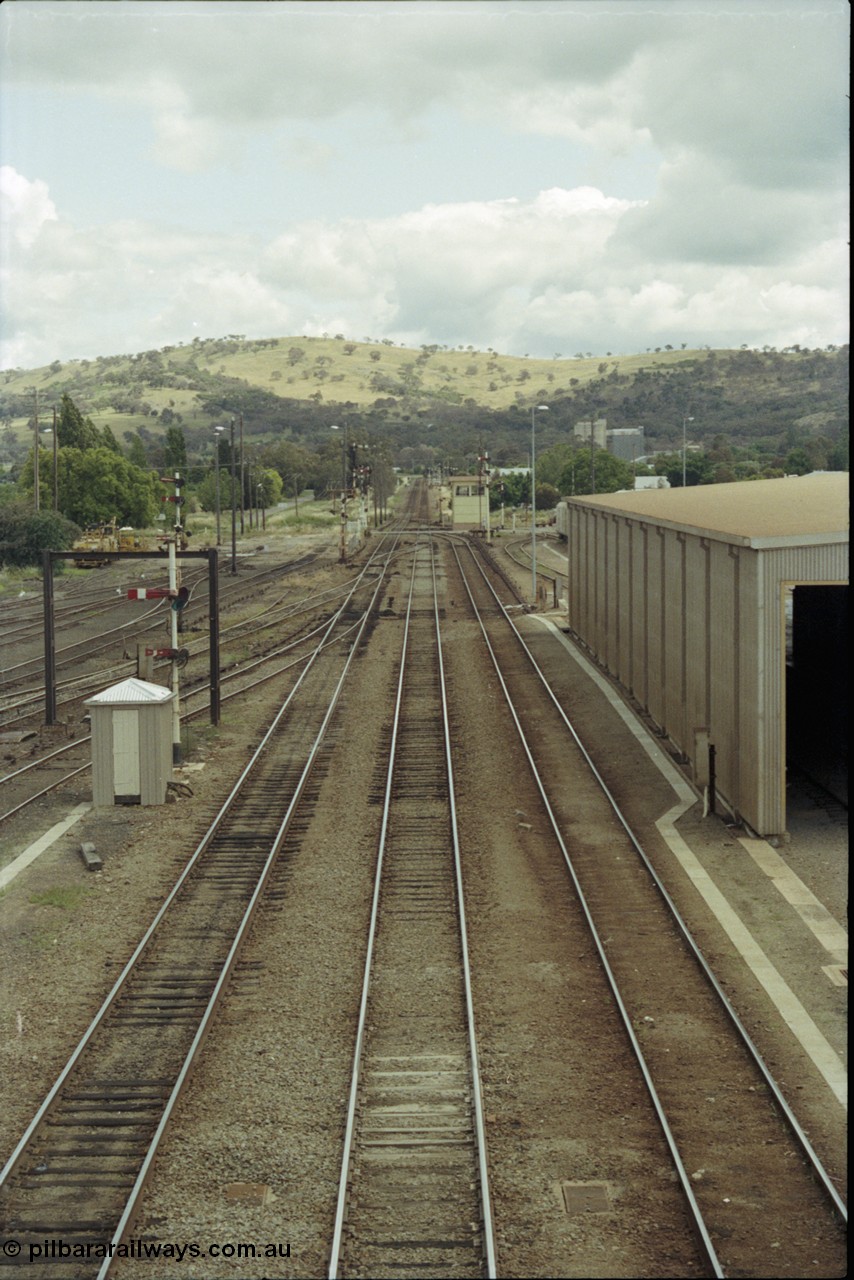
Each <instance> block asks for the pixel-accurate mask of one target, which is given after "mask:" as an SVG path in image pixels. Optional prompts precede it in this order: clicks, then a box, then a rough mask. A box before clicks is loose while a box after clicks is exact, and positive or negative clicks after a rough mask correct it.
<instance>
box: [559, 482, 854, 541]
mask: <svg viewBox="0 0 854 1280" xmlns="http://www.w3.org/2000/svg"><path fill="white" fill-rule="evenodd" d="M848 486H849V476H848V473H847V472H845V471H816V472H813V473H812V474H811V475H806V476H787V477H785V478H784V479H779V480H752V481H741V482H738V483H735V484H704V485H695V486H690V487H688V488H685V489H682V488H679V489H643V490H635V491H631V492H626V493H607V494H602V495H601V496H599V495H595V496H594V495H589V496H587V497H583V498H570V499H568V501H569V502H570V503H571V504H578V505H580V506H595V507H599V508H602V509H604V510H607V511H614V512H615V513H619V514H621V515H629V516H637V517H638V518H639V519H641V520H644V521H649V522H650V523H652V524H662V525H668V526H671V527H674V528H679V529H684V530H686V531H689V532H691V533H696V534H700V535H701V536H702V535H703V534H707V535H708V534H717V535H719V536H722V537H723V539H724V540H731V541H737V542H741V543H747V544H748V545H750V546H756V547H762V546H778V545H781V543H782V544H786V543H815V542H820V543H824V542H847V541H848V528H849V519H848V498H849V492H848Z"/></svg>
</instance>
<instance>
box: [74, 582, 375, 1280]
mask: <svg viewBox="0 0 854 1280" xmlns="http://www.w3.org/2000/svg"><path fill="white" fill-rule="evenodd" d="M382 582H383V578H382V575H380V576H378V578H377V582H376V585H375V588H374V592H373V594H372V596H371V598H370V601H369V603H368V606H367V608H366V609H365V611H364V613H363V615H362V619H361V623H360V625H359V627H358V634H357V637H356V641H355V642H354V643H353V645H352V647H351V649H350V652H349V653H348V655H347V658H346V661H345V663H344V666H343V668H342V671H341V674H340V676H339V679H338V682H337V684H336V686H335V688H334V690H333V693H332V697H331V698H330V701H329V704H328V706H327V709H326V713H325V715H324V717H323V721H322V723H321V726H320V729H319V731H318V734H317V737H316V739H315V742H314V745H313V747H312V748H311V751H310V752H309V755H308V758H307V760H306V763H305V766H304V768H303V771H302V773H301V775H300V778H299V781H298V782H297V784H296V786H295V788H294V793H293V795H292V797H291V800H290V803H289V804H288V807H287V809H286V811H285V814H284V816H283V818H282V821H281V824H280V826H279V830H278V832H277V833H276V836H275V838H274V842H273V845H272V847H271V849H270V852H269V854H268V856H267V860H266V862H265V863H264V866H263V868H262V870H261V874H260V877H259V879H258V883H257V885H256V887H255V890H254V891H253V893H252V897H251V898H250V901H249V903H248V905H247V907H246V911H245V913H244V915H243V918H242V920H241V921H240V924H239V925H238V928H237V932H236V934H235V937H234V940H233V942H232V944H231V947H230V948H229V951H228V955H227V956H226V958H225V961H224V963H223V967H222V971H221V973H220V976H219V978H218V979H217V982H216V984H215V986H214V989H213V991H212V993H211V996H210V999H209V1000H208V1003H207V1006H206V1008H205V1010H204V1013H203V1014H202V1017H201V1020H200V1022H199V1027H198V1030H197V1031H196V1034H195V1036H194V1037H193V1042H192V1044H191V1045H190V1048H189V1050H188V1052H187V1056H186V1058H185V1059H184V1062H183V1064H182V1066H181V1068H180V1071H179V1073H178V1076H177V1079H176V1081H175V1084H174V1086H173V1088H172V1092H171V1093H170V1095H169V1098H168V1100H167V1102H166V1104H165V1106H164V1109H163V1114H162V1116H161V1119H160V1122H159V1124H158V1126H157V1129H156V1130H155V1132H154V1135H153V1137H152V1139H151V1142H150V1145H149V1148H148V1151H147V1153H146V1155H145V1157H144V1159H143V1162H142V1165H141V1166H140V1170H139V1173H138V1174H137V1177H136V1181H135V1183H134V1185H133V1188H132V1190H131V1193H130V1195H129V1197H128V1200H127V1203H126V1205H125V1209H124V1212H123V1213H122V1216H121V1218H120V1220H119V1222H118V1225H117V1226H116V1229H115V1231H114V1233H113V1237H112V1244H113V1246H114V1249H113V1250H111V1251H110V1252H111V1253H112V1254H115V1252H116V1250H117V1247H118V1245H120V1244H121V1242H122V1240H123V1238H124V1236H125V1235H126V1234H127V1232H128V1230H130V1228H131V1225H132V1223H133V1219H134V1216H135V1213H136V1210H137V1205H138V1202H139V1198H140V1196H141V1195H142V1192H143V1190H144V1189H145V1186H146V1184H147V1182H148V1179H149V1177H150V1175H151V1171H152V1168H153V1165H154V1160H155V1157H156V1154H157V1150H158V1148H159V1146H160V1142H161V1140H162V1138H163V1135H164V1133H165V1132H166V1129H167V1127H168V1125H169V1122H170V1120H171V1118H172V1114H173V1112H174V1110H175V1107H176V1105H177V1103H178V1100H179V1098H180V1097H181V1094H182V1093H183V1090H184V1086H185V1084H186V1082H187V1079H188V1077H189V1074H190V1071H191V1070H192V1067H193V1065H194V1063H195V1060H196V1058H197V1056H198V1054H199V1051H200V1049H201V1047H202V1045H203V1043H204V1040H205V1038H206V1036H207V1033H208V1031H209V1029H210V1026H211V1023H212V1021H213V1018H214V1014H215V1012H216V1009H217V1007H218V1005H219V1003H220V1000H221V997H222V994H223V991H224V990H225V985H226V983H227V981H228V978H229V976H230V974H231V972H232V969H233V967H234V964H235V962H236V960H237V957H238V955H239V953H240V950H241V947H242V945H243V943H244V941H245V938H246V934H247V932H248V930H249V927H250V925H251V922H252V919H253V917H254V915H255V911H256V909H257V907H258V904H259V902H260V901H261V898H262V897H263V894H264V889H265V888H266V884H267V880H268V879H269V876H270V872H271V870H272V868H273V865H274V863H275V861H276V858H277V857H278V854H279V850H280V849H281V846H282V843H283V841H284V839H285V836H286V834H287V831H288V828H289V827H290V825H291V822H292V820H293V816H294V813H295V811H296V809H297V807H298V805H299V802H300V800H301V799H302V795H303V793H304V791H305V787H306V784H307V782H308V779H309V777H310V775H311V772H312V769H313V768H314V765H315V761H316V759H317V755H318V752H319V751H320V749H321V747H322V745H323V741H324V739H325V737H326V734H327V731H328V729H329V725H330V723H331V721H332V717H333V715H334V714H335V711H336V709H337V706H338V702H339V700H340V697H341V692H342V690H343V688H344V685H345V683H346V681H347V678H348V676H349V674H350V667H351V665H352V663H353V660H354V657H355V655H356V652H357V651H358V641H359V638H360V637H361V635H362V633H363V631H364V629H365V626H366V625H367V621H368V618H369V617H370V616H371V613H372V612H373V609H374V607H375V605H376V600H377V596H378V595H379V592H380V589H381V586H382ZM354 591H355V588H354ZM343 608H344V606H342V610H341V611H342V612H343ZM337 616H340V615H336V617H337ZM333 626H334V622H332V623H330V627H329V631H331V629H332V627H333ZM327 635H328V631H327ZM320 652H321V646H319V647H318V649H317V651H316V653H315V655H314V656H313V657H312V664H313V663H314V661H315V659H316V657H317V656H319V654H320ZM308 669H309V668H308V667H307V668H306V670H305V671H304V672H303V673H302V675H301V676H300V680H299V682H298V684H299V683H301V682H302V680H303V678H304V677H305V675H306V674H307V672H308ZM296 687H298V686H296ZM296 687H295V688H294V690H292V692H291V694H290V695H289V696H288V698H287V700H286V702H285V704H283V707H282V710H281V711H280V713H279V715H278V716H277V717H276V721H275V722H274V724H273V725H271V727H270V729H269V730H268V732H267V734H266V735H265V737H264V740H263V743H262V745H261V747H259V749H258V750H259V752H260V751H261V750H262V748H263V746H265V745H266V743H267V742H268V740H269V739H270V737H271V736H272V734H273V732H274V730H275V728H276V726H277V724H278V722H279V721H280V720H281V718H282V715H283V714H284V710H285V707H286V706H287V705H288V704H289V703H290V701H291V698H292V697H293V694H294V693H295V692H296ZM256 755H257V753H256ZM253 760H254V757H253ZM251 764H252V762H250V765H247V768H246V770H244V773H243V774H242V775H241V780H240V782H239V783H238V784H237V788H235V791H234V792H232V796H231V797H229V801H228V802H227V803H230V802H231V800H232V798H233V797H234V796H235V795H236V792H237V790H238V789H239V787H240V786H241V785H242V781H243V779H244V778H245V777H247V776H248V773H249V771H250V767H251ZM115 1261H116V1258H115V1256H111V1257H108V1258H105V1260H104V1264H103V1266H102V1267H101V1269H100V1271H99V1272H98V1277H97V1280H106V1278H107V1276H109V1274H110V1272H111V1271H112V1269H113V1265H114V1263H115Z"/></svg>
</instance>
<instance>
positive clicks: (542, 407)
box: [531, 404, 549, 604]
mask: <svg viewBox="0 0 854 1280" xmlns="http://www.w3.org/2000/svg"><path fill="white" fill-rule="evenodd" d="M548 408H549V406H548V405H547V404H538V405H532V406H531V595H532V596H533V599H534V604H536V603H537V468H536V445H535V442H534V425H535V423H536V420H537V419H536V415H537V414H538V413H548Z"/></svg>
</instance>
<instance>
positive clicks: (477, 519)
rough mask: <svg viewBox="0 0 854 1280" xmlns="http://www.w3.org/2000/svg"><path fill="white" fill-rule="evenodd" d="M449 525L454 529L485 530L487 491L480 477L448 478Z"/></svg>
mask: <svg viewBox="0 0 854 1280" xmlns="http://www.w3.org/2000/svg"><path fill="white" fill-rule="evenodd" d="M448 486H449V488H450V490H451V506H450V512H449V515H450V523H451V526H452V528H454V529H485V528H486V520H487V510H488V503H489V490H488V489H487V487H486V485H485V484H484V483H483V478H482V477H481V476H450V477H449V479H448Z"/></svg>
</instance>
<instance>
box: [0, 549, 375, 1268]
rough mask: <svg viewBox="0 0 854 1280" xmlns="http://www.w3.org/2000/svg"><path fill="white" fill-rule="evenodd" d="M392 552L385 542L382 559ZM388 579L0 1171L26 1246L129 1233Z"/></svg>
mask: <svg viewBox="0 0 854 1280" xmlns="http://www.w3.org/2000/svg"><path fill="white" fill-rule="evenodd" d="M385 558H386V557H384V555H383V553H382V544H381V545H380V546H379V547H378V548H377V551H376V552H375V555H374V557H373V558H372V562H371V563H372V565H373V567H374V568H375V567H376V564H377V563H383V562H384V559H385ZM366 581H367V586H364V585H362V584H363V583H364V582H366ZM382 584H383V574H382V573H380V574H378V575H377V576H376V578H375V579H373V578H371V579H370V580H368V579H367V569H366V571H365V574H363V575H362V576H361V577H360V579H358V580H357V582H356V584H355V585H354V587H353V590H352V592H351V593H350V596H349V597H348V599H347V600H346V601H345V602H344V604H343V605H342V607H341V609H339V611H338V612H337V613H336V615H335V616H334V618H333V619H332V621H331V622H330V624H329V626H328V628H327V630H326V632H325V635H324V637H323V640H322V642H321V643H320V644H319V645H318V647H317V649H316V652H315V655H314V656H313V658H312V659H311V660H310V661H309V663H308V664H307V666H306V668H305V670H304V671H303V673H302V675H301V676H300V678H299V680H298V682H297V684H296V686H295V687H294V689H293V690H292V691H291V693H290V694H289V695H288V698H287V699H286V701H285V702H284V704H283V705H282V707H281V708H280V710H279V712H278V714H277V715H276V717H275V719H274V721H273V723H272V724H271V726H270V728H269V730H268V731H267V733H266V734H265V736H264V739H263V740H262V742H261V744H260V746H259V747H258V749H257V751H256V752H255V753H254V755H253V757H252V759H251V760H250V762H249V764H248V765H247V766H246V768H245V769H244V771H243V773H242V775H241V777H240V779H239V780H238V782H237V784H236V786H235V787H234V789H233V790H232V792H231V794H230V795H229V796H228V798H227V799H226V801H225V802H224V804H223V805H222V807H221V809H220V811H219V813H218V814H217V817H216V818H215V820H214V822H213V824H212V825H211V827H210V828H209V830H208V832H207V833H206V834H205V836H204V837H203V839H202V841H201V843H200V844H199V846H198V848H197V849H196V851H195V853H194V854H193V856H192V858H191V859H190V861H189V862H188V864H187V866H186V867H185V869H184V871H183V872H182V874H181V876H180V878H179V880H178V882H177V883H176V885H175V886H174V888H173V889H172V891H171V893H170V894H169V896H168V898H167V899H166V901H165V902H164V904H163V906H162V907H161V908H160V910H159V911H158V913H157V915H156V917H155V919H154V920H153V922H152V924H151V925H150V926H149V928H148V930H147V931H146V933H145V935H144V936H143V938H142V939H141V941H140V943H139V944H138V946H137V948H136V950H135V952H134V954H133V955H132V956H131V958H130V960H129V961H128V963H127V965H126V966H125V968H124V970H123V972H122V974H121V975H120V977H119V978H118V980H117V981H116V983H115V985H114V987H113V989H112V991H111V992H110V993H109V995H108V996H107V998H106V1000H105V1001H104V1004H103V1005H102V1007H101V1009H100V1010H99V1012H98V1013H97V1015H96V1016H95V1018H94V1020H93V1022H92V1023H91V1025H90V1027H89V1028H88V1030H87V1031H86V1033H85V1034H84V1036H83V1038H82V1039H81V1041H80V1043H79V1045H78V1046H77V1048H76V1049H75V1051H74V1053H73V1054H72V1056H71V1058H70V1060H69V1062H68V1064H67V1065H66V1067H65V1068H64V1070H63V1071H62V1073H61V1074H60V1076H59V1078H58V1079H57V1081H56V1082H55V1084H54V1085H53V1087H52V1088H51V1090H50V1091H49V1093H48V1095H47V1097H46V1099H45V1101H44V1102H43V1103H42V1105H41V1107H40V1108H39V1110H38V1112H37V1113H36V1116H35V1117H34V1119H33V1120H32V1122H31V1124H30V1125H29V1126H28V1128H27V1130H26V1132H25V1133H24V1135H23V1137H22V1138H21V1140H20V1142H19V1143H18V1145H17V1147H16V1149H15V1151H14V1152H13V1153H12V1155H11V1157H10V1158H9V1161H8V1162H7V1164H6V1166H5V1168H4V1169H3V1170H2V1172H0V1214H2V1224H3V1229H4V1232H5V1234H7V1235H9V1236H13V1237H15V1238H16V1239H18V1240H19V1241H20V1242H21V1243H22V1248H23V1251H24V1253H26V1252H27V1248H28V1245H29V1243H30V1242H32V1243H34V1244H37V1243H39V1242H40V1241H41V1240H42V1239H43V1238H44V1237H45V1236H46V1235H51V1236H55V1235H57V1234H62V1236H63V1238H64V1239H65V1240H66V1242H68V1243H70V1244H75V1243H86V1242H98V1243H101V1244H103V1243H104V1242H106V1241H109V1240H110V1239H112V1241H113V1242H114V1244H118V1243H119V1242H120V1241H121V1239H122V1238H123V1236H125V1235H126V1234H127V1233H128V1232H129V1231H130V1229H131V1226H132V1223H133V1218H134V1213H135V1210H136V1205H137V1202H138V1200H139V1197H140V1194H141V1192H142V1190H143V1188H144V1186H145V1183H146V1180H147V1178H148V1176H149V1173H150V1170H151V1167H152V1164H153V1160H154V1156H155V1153H156V1151H157V1147H158V1143H159V1141H160V1138H161V1136H162V1134H163V1132H164V1131H165V1129H166V1126H167V1125H168V1123H169V1119H170V1116H171V1114H172V1112H173V1110H174V1107H175V1105H176V1103H177V1100H178V1098H179V1097H180V1095H181V1093H182V1090H183V1086H184V1084H185V1082H186V1080H187V1078H188V1075H189V1072H190V1070H191V1067H192V1065H193V1062H194V1060H195V1058H196V1056H197V1054H198V1051H199V1049H200V1047H201V1045H202V1043H203V1041H204V1039H205V1036H206V1034H207V1031H208V1029H209V1027H210V1025H211V1022H212V1020H213V1017H214V1014H215V1011H216V1009H217V1006H218V1004H219V1001H220V998H221V997H222V995H223V992H224V991H225V989H226V987H227V985H228V982H229V978H230V975H231V972H232V970H233V968H234V965H235V963H236V961H237V957H238V954H239V951H240V948H241V945H242V943H243V941H244V939H245V937H246V935H247V933H248V930H249V928H250V924H251V921H252V919H253V915H254V912H255V909H256V907H257V905H258V903H259V902H260V900H261V898H262V896H263V894H264V889H265V885H266V883H267V880H268V877H269V876H270V873H271V871H272V868H273V866H274V864H275V863H276V862H277V860H278V859H280V858H283V857H284V858H287V856H288V839H289V832H290V829H291V826H292V825H293V824H294V819H295V815H296V814H297V812H298V809H299V805H300V801H301V798H302V795H303V791H304V789H305V788H306V786H307V783H308V779H309V776H310V774H311V772H312V769H313V767H314V765H315V761H316V759H317V757H318V754H319V752H320V749H321V745H322V743H323V741H324V738H325V736H326V734H327V730H328V728H329V726H330V723H331V720H332V717H333V714H334V711H335V708H336V705H337V703H338V700H339V698H340V695H341V692H342V690H343V688H344V686H345V683H346V680H347V676H348V674H349V671H350V667H351V662H352V658H353V655H354V654H355V652H356V650H357V648H358V643H359V638H360V636H361V634H362V632H363V630H364V628H365V627H366V625H367V623H368V620H369V618H370V617H371V615H372V613H373V612H374V610H375V608H376V605H377V601H378V599H379V596H380V592H381V590H382ZM360 586H361V587H362V590H361V592H360V595H359V597H357V588H359V587H360ZM366 593H367V596H368V598H367V600H366V601H364V600H363V603H362V604H358V603H357V600H358V599H363V597H364V595H365V594H366ZM357 612H358V615H359V618H360V623H359V627H358V630H357V631H356V632H355V633H354V632H353V621H354V614H356V613H357ZM338 632H340V633H342V635H349V636H350V643H349V644H348V645H347V646H342V645H340V644H335V643H334V641H335V636H336V634H337V633H338ZM2 1261H3V1259H0V1262H2ZM99 1265H100V1264H99V1263H98V1262H97V1261H95V1260H93V1262H92V1265H91V1269H87V1267H85V1266H84V1267H83V1268H78V1270H77V1275H79V1276H86V1275H91V1276H94V1275H95V1274H96V1273H97V1274H98V1275H99V1276H101V1277H104V1276H106V1275H107V1274H108V1272H109V1270H110V1264H109V1261H106V1262H104V1264H103V1266H101V1267H100V1270H99ZM45 1273H47V1274H55V1273H54V1272H53V1271H52V1267H51V1264H50V1263H45V1264H44V1266H40V1265H39V1264H38V1263H33V1264H32V1265H31V1266H30V1267H29V1268H28V1274H32V1275H33V1276H34V1277H36V1278H37V1277H38V1276H40V1275H43V1274H45Z"/></svg>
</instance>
